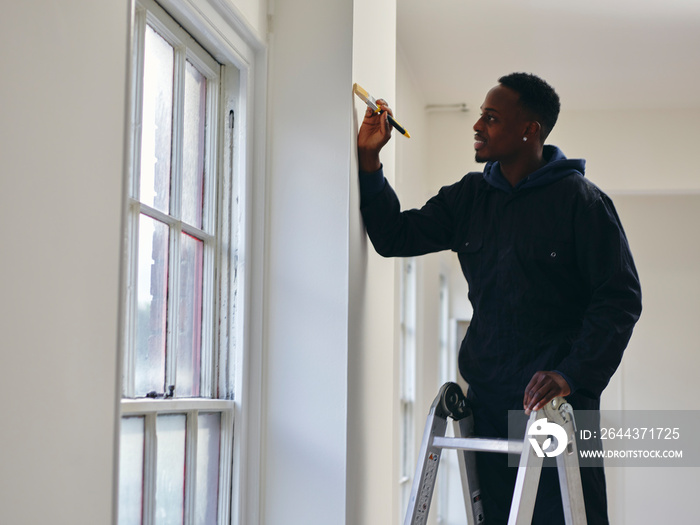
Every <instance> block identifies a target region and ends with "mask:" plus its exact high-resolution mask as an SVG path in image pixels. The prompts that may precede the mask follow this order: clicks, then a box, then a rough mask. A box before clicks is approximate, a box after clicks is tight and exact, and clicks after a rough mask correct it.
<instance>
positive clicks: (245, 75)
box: [114, 0, 268, 525]
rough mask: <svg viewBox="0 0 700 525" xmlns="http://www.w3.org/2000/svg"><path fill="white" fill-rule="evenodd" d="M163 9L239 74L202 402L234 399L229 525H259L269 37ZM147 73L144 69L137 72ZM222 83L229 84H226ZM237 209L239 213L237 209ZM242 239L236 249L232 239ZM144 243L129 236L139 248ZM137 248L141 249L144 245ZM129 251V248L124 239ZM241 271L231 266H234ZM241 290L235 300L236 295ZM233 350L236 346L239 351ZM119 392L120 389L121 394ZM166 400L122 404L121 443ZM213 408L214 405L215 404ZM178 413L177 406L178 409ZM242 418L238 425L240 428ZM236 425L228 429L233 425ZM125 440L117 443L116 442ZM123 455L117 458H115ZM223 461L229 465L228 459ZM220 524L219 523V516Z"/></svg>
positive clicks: (213, 3) (223, 13)
mask: <svg viewBox="0 0 700 525" xmlns="http://www.w3.org/2000/svg"><path fill="white" fill-rule="evenodd" d="M130 4H131V6H130V11H131V25H130V30H131V33H132V34H137V32H138V29H139V28H138V27H137V24H138V20H137V18H136V13H137V10H138V9H139V7H140V5H141V2H140V1H138V0H131V2H130ZM158 4H159V5H160V6H161V7H162V8H163V9H165V10H167V12H168V14H169V15H170V16H171V17H172V18H173V19H174V20H175V21H176V23H177V24H179V25H182V27H183V28H184V29H185V30H186V31H187V32H189V33H190V35H192V37H194V38H195V39H196V41H197V42H199V43H201V44H202V45H203V46H205V47H206V49H207V50H208V51H209V52H210V53H211V54H212V56H214V58H215V59H216V60H217V61H218V62H220V63H224V64H226V66H227V67H228V68H229V70H232V69H234V68H235V69H236V71H237V73H238V75H239V77H238V79H237V80H236V83H237V85H238V94H237V98H236V99H235V101H231V100H226V99H225V97H222V104H223V105H224V106H225V107H226V108H227V109H228V108H229V107H230V106H233V107H234V110H235V113H234V115H235V124H236V126H235V128H234V129H230V128H229V126H228V124H229V120H230V116H229V115H224V112H220V113H221V114H220V115H219V116H220V119H221V120H220V121H221V124H220V126H219V128H220V129H221V130H223V137H222V138H223V139H224V140H225V141H226V148H228V147H229V146H230V149H231V151H232V152H233V151H235V152H236V154H235V156H233V155H232V154H229V155H226V154H225V152H224V151H223V150H222V152H221V155H220V156H219V159H218V161H219V162H222V163H230V166H231V169H232V170H235V172H236V173H237V177H236V178H235V179H234V180H231V181H228V183H227V184H226V185H224V187H222V188H219V190H220V191H219V195H218V199H219V201H220V202H219V205H222V202H221V201H223V206H229V210H230V212H229V214H228V215H227V216H224V215H223V214H220V217H219V219H218V227H221V228H222V235H223V236H224V237H225V239H227V241H226V242H224V246H223V249H222V250H221V251H220V252H219V253H217V254H216V261H217V264H219V266H218V267H217V269H216V270H217V277H218V278H219V279H221V292H220V293H219V296H218V297H217V298H216V303H215V304H216V308H217V310H218V311H219V312H221V320H220V325H219V326H218V330H217V331H215V334H216V335H217V337H218V346H219V347H220V348H222V349H224V350H222V351H220V356H219V360H218V363H217V365H218V366H217V367H214V366H212V368H213V371H214V373H215V374H216V378H217V379H218V382H219V391H218V392H216V397H218V398H220V399H216V400H204V402H205V403H208V402H212V401H213V402H214V403H215V404H220V403H223V401H222V400H227V401H226V403H228V405H226V406H227V407H228V410H227V411H226V412H224V411H222V412H221V413H222V420H221V425H222V429H223V428H224V427H226V428H230V429H231V435H232V436H233V445H232V447H229V448H227V449H225V448H222V449H221V452H220V454H221V456H222V457H223V456H224V454H225V453H226V451H227V450H228V451H229V457H230V459H228V460H225V461H226V463H228V464H233V465H235V466H236V468H235V469H232V473H231V476H228V478H229V479H230V480H231V483H230V490H229V494H230V498H228V501H229V507H230V522H229V521H225V522H226V523H231V524H234V525H235V524H241V523H252V522H254V519H257V517H258V516H259V508H260V487H261V482H260V480H261V475H262V468H261V457H262V452H261V435H262V417H261V415H260V414H261V407H262V391H261V387H260V385H261V380H262V357H261V353H262V352H261V349H262V346H263V332H262V325H263V303H262V298H263V291H264V290H263V275H262V268H263V266H264V265H263V261H264V242H265V241H264V233H265V231H264V203H265V173H266V167H265V165H266V162H265V150H266V146H265V140H264V137H265V128H266V111H265V100H266V90H267V78H266V71H267V60H268V59H267V46H266V41H265V39H264V38H262V37H261V36H260V34H259V33H258V32H257V31H256V30H255V29H254V28H252V26H250V25H249V24H248V22H247V21H245V19H244V17H243V16H242V15H241V13H240V12H239V11H238V10H237V9H235V8H234V7H233V6H232V5H229V4H227V3H222V2H219V1H217V0H202V1H199V2H192V1H191V0H158ZM128 48H129V56H130V57H132V58H133V56H134V54H135V53H137V52H138V48H137V46H136V45H134V41H133V38H129V45H128ZM140 67H142V66H140ZM141 76H142V72H141V71H136V72H133V71H132V70H131V68H129V74H128V77H129V79H130V84H131V85H132V88H133V85H134V83H135V82H137V81H138V79H139V78H141ZM224 82H225V83H226V82H229V78H228V77H224ZM130 91H131V92H130V94H129V101H128V106H127V107H128V108H129V109H128V112H127V121H128V125H127V129H126V138H127V140H126V148H125V167H126V176H127V179H126V180H127V181H128V180H131V179H132V173H131V171H132V170H133V169H134V166H133V165H132V160H131V159H133V158H134V148H135V147H139V144H138V142H137V141H136V139H135V138H134V137H133V135H134V134H133V133H132V129H133V126H134V124H135V122H136V119H135V118H134V115H133V108H134V107H136V106H135V104H134V103H133V98H134V93H133V89H132V90H130ZM129 190H130V188H129V187H128V184H125V208H124V216H125V231H126V229H127V228H126V226H128V220H127V219H126V218H127V217H128V215H129V209H128V198H129V197H130V195H131V193H130V191H129ZM234 202H235V207H234V206H233V205H232V204H233V203H234ZM234 238H235V239H237V242H236V243H235V244H234V243H233V242H232V239H234ZM135 239H137V237H136V236H132V241H133V240H135ZM135 242H138V241H137V240H136V241H135ZM125 248H126V249H128V248H129V243H128V242H125ZM126 249H125V260H124V264H123V268H124V269H123V272H122V273H123V277H122V281H123V282H124V283H126V282H127V276H126V274H127V271H128V266H129V265H128V261H127V259H126V251H127V250H126ZM234 260H235V261H236V262H237V264H236V265H235V267H234V265H233V264H231V262H230V261H234ZM234 290H235V293H234ZM126 295H127V293H126V292H123V293H122V294H121V303H122V306H121V312H122V313H121V316H120V317H121V320H120V325H121V327H122V330H121V332H122V335H121V336H120V339H121V341H122V343H121V344H120V352H121V353H122V354H121V355H120V359H119V365H118V366H119V369H120V373H121V372H122V371H123V367H125V365H126V363H125V357H126V355H125V349H124V347H125V344H126V343H127V342H128V341H127V338H128V337H129V336H130V335H129V334H128V332H127V330H126V326H127V322H126V320H127V317H128V315H127V301H126ZM234 343H235V348H234ZM121 388H122V385H120V394H121ZM185 401H186V404H187V403H190V404H191V403H195V404H197V406H199V404H200V403H202V400H196V399H188V400H184V399H175V400H171V401H170V403H171V404H172V407H173V408H175V409H176V410H180V408H182V406H183V405H182V403H183V402H185ZM162 402H163V400H162V399H159V400H156V401H153V400H148V401H147V400H141V399H138V400H124V401H122V403H121V410H120V414H119V416H120V417H118V418H117V438H118V437H119V422H120V421H121V415H122V414H121V413H122V412H123V415H127V416H129V415H135V414H137V413H139V411H142V410H143V409H144V408H146V407H147V406H148V404H149V403H159V404H160V403H162ZM209 406H210V405H209ZM178 407H179V408H178ZM234 418H235V421H236V425H235V427H234V426H233V421H234ZM227 421H230V425H229V424H228V423H227ZM117 443H118V440H117ZM117 452H118V451H117ZM222 461H224V460H223V459H222ZM115 462H116V463H115V502H114V503H115V504H114V508H115V523H116V509H118V500H117V498H118V494H117V493H118V487H119V482H118V476H119V454H118V453H117V454H115ZM219 521H222V517H221V514H219Z"/></svg>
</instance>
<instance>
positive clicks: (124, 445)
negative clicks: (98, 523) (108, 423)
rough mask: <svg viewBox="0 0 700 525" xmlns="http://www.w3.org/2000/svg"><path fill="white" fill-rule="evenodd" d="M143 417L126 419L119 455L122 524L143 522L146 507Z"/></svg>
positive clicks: (123, 425) (122, 427) (120, 514)
mask: <svg viewBox="0 0 700 525" xmlns="http://www.w3.org/2000/svg"><path fill="white" fill-rule="evenodd" d="M143 440H144V419H143V417H125V418H122V425H121V450H120V453H119V524H120V525H138V524H140V523H141V517H142V513H141V509H142V508H143V446H144V445H143V443H144V441H143Z"/></svg>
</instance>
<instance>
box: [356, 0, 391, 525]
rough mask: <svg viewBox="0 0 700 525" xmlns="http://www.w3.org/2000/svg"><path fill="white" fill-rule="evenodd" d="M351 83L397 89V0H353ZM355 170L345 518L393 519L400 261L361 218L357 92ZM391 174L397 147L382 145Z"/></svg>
mask: <svg viewBox="0 0 700 525" xmlns="http://www.w3.org/2000/svg"><path fill="white" fill-rule="evenodd" d="M353 3H354V10H353V57H352V82H353V83H354V82H357V83H358V84H360V85H361V86H362V87H364V88H365V89H367V90H368V91H369V92H370V93H372V94H373V95H374V96H376V97H383V98H385V99H387V100H394V99H395V93H396V89H397V87H396V76H395V71H396V0H382V1H376V0H355V1H354V2H353ZM345 93H346V94H347V96H348V97H349V99H350V98H351V99H352V100H353V108H354V119H353V140H352V142H351V144H352V149H353V153H352V156H351V164H350V170H349V189H350V201H349V203H350V204H349V206H350V208H349V217H350V223H349V227H350V229H349V258H350V259H349V260H350V266H349V270H350V273H349V276H348V277H349V278H348V288H349V293H350V295H349V312H348V313H349V318H348V338H349V340H348V347H349V351H348V499H347V505H348V507H347V509H348V512H347V523H352V524H373V523H393V522H394V520H395V519H396V517H397V516H398V507H397V506H398V499H397V494H398V493H397V490H396V489H397V487H398V468H397V453H398V452H397V447H396V445H395V444H396V443H397V442H398V439H397V438H398V431H397V419H396V414H397V409H398V397H397V392H398V382H397V379H398V376H397V370H398V367H397V363H398V360H397V359H398V356H397V353H396V351H397V345H396V325H395V321H396V319H397V318H398V317H397V314H396V311H397V310H396V305H397V303H396V293H395V291H396V289H397V288H396V272H395V269H396V265H395V263H394V261H392V260H387V259H382V258H381V257H379V256H377V255H376V254H375V253H374V250H373V248H372V246H371V245H370V244H369V241H368V239H367V236H366V235H365V230H364V226H363V224H362V218H361V217H360V209H359V207H360V197H359V188H358V180H357V159H356V155H355V152H354V151H355V146H356V141H355V137H356V133H357V129H358V128H359V125H360V123H361V122H362V118H363V115H364V111H365V108H366V106H365V105H364V103H362V102H361V101H360V100H359V99H357V97H354V96H353V95H352V85H348V87H347V89H346V91H345ZM382 161H383V163H384V170H385V175H386V177H387V178H388V179H389V180H391V181H393V180H394V170H395V146H394V143H393V141H392V142H391V143H389V145H388V146H387V147H386V148H385V149H384V151H383V152H382Z"/></svg>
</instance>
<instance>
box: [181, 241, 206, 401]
mask: <svg viewBox="0 0 700 525" xmlns="http://www.w3.org/2000/svg"><path fill="white" fill-rule="evenodd" d="M203 262H204V243H203V242H202V241H200V240H199V239H195V238H194V237H192V236H190V235H187V234H184V233H183V234H182V237H181V244H180V303H179V312H178V317H179V319H178V339H177V378H176V380H175V385H176V388H175V393H176V395H177V396H178V397H187V396H195V397H196V396H199V395H200V392H199V374H200V363H201V349H202V269H203Z"/></svg>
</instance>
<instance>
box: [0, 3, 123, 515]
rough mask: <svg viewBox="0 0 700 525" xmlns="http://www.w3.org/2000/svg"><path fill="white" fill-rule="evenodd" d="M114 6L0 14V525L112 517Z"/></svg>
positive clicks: (116, 204)
mask: <svg viewBox="0 0 700 525" xmlns="http://www.w3.org/2000/svg"><path fill="white" fill-rule="evenodd" d="M127 24H128V2H123V1H117V0H106V1H102V2H81V1H76V0H67V1H65V2H59V3H56V2H37V1H28V2H5V3H4V4H3V13H2V17H0V46H1V47H2V50H3V51H2V53H1V54H0V68H1V69H2V71H3V72H4V73H3V81H2V82H1V83H0V100H2V103H1V104H0V129H1V130H2V131H1V132H0V159H2V160H1V161H0V162H1V165H2V173H1V175H0V177H1V178H0V213H1V214H2V224H3V230H4V235H3V257H2V260H1V262H0V265H2V271H1V272H0V275H1V277H0V279H1V284H0V296H2V315H0V333H2V349H1V350H0V385H1V388H2V392H3V396H4V403H3V414H2V430H1V431H0V465H2V468H0V522H1V523H4V524H5V523H6V524H21V523H55V524H79V523H84V524H86V525H88V524H89V525H92V524H95V523H105V524H106V523H110V522H111V520H112V509H113V501H112V493H113V489H114V483H113V472H114V457H115V450H116V449H115V444H116V438H115V429H116V422H117V420H116V417H117V395H118V393H117V392H118V390H117V383H118V381H117V370H118V364H117V348H118V331H119V330H118V328H119V327H118V309H119V296H120V282H119V275H120V264H119V263H120V257H121V254H120V247H121V237H122V235H121V233H122V231H121V220H122V180H123V173H124V170H123V167H124V164H123V153H124V136H125V129H124V126H125V124H124V123H125V118H124V116H125V100H126V71H127V66H126V64H127V43H128V41H129V35H128V30H127Z"/></svg>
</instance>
